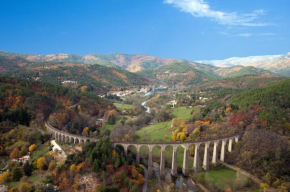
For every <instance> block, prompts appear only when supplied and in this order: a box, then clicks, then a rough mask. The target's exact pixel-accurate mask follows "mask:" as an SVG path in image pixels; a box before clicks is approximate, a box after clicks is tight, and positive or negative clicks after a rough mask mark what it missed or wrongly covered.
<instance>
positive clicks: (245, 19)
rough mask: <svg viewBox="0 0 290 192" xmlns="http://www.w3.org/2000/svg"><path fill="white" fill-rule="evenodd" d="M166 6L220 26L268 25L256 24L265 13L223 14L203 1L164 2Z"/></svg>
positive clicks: (168, 0)
mask: <svg viewBox="0 0 290 192" xmlns="http://www.w3.org/2000/svg"><path fill="white" fill-rule="evenodd" d="M164 3H166V4H172V5H174V6H175V7H177V8H179V9H180V10H181V11H184V12H187V13H190V14H192V15H193V16H194V17H208V18H211V19H213V20H215V21H217V22H218V23H220V24H222V25H232V26H233V25H236V26H238V25H239V26H249V27H257V26H267V25H270V24H269V23H262V22H257V19H258V18H260V17H261V16H262V15H264V14H265V11H264V10H262V9H260V10H255V11H254V12H252V13H248V14H239V13H237V12H223V11H216V10H212V9H211V7H210V6H209V4H208V3H207V2H205V1H204V0H164Z"/></svg>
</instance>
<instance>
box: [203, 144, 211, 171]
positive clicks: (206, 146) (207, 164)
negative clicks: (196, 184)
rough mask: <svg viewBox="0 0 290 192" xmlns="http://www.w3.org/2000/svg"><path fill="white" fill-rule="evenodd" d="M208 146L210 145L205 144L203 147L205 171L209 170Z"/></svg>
mask: <svg viewBox="0 0 290 192" xmlns="http://www.w3.org/2000/svg"><path fill="white" fill-rule="evenodd" d="M209 144H210V143H205V146H204V156H203V169H204V170H206V171H207V170H208V169H209V152H208V150H209V149H208V148H209Z"/></svg>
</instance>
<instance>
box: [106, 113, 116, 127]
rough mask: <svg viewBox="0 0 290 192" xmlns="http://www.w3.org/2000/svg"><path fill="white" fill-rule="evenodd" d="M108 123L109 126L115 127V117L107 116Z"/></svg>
mask: <svg viewBox="0 0 290 192" xmlns="http://www.w3.org/2000/svg"><path fill="white" fill-rule="evenodd" d="M108 123H109V124H110V125H115V124H116V117H115V115H110V116H109V119H108Z"/></svg>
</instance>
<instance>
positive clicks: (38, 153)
mask: <svg viewBox="0 0 290 192" xmlns="http://www.w3.org/2000/svg"><path fill="white" fill-rule="evenodd" d="M48 151H49V146H45V145H43V146H42V147H40V148H39V149H36V150H35V151H34V152H32V156H31V160H32V161H33V160H35V159H38V158H39V157H41V156H43V155H44V154H45V153H47V152H48Z"/></svg>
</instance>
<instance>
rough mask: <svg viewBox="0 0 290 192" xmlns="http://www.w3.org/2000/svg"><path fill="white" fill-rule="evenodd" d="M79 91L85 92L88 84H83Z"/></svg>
mask: <svg viewBox="0 0 290 192" xmlns="http://www.w3.org/2000/svg"><path fill="white" fill-rule="evenodd" d="M80 89H81V92H85V91H86V90H87V89H88V86H86V85H84V86H81V88H80Z"/></svg>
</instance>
